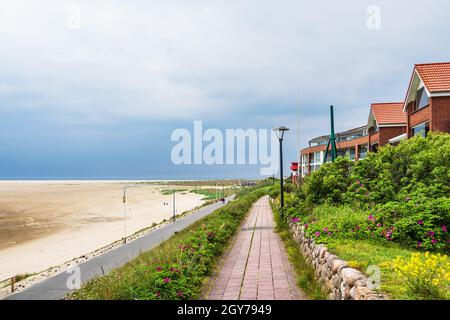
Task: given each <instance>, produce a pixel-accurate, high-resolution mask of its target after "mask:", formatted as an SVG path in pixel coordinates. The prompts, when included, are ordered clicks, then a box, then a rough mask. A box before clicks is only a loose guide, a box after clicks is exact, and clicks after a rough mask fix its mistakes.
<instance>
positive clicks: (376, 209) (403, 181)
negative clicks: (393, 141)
mask: <svg viewBox="0 0 450 320" xmlns="http://www.w3.org/2000/svg"><path fill="white" fill-rule="evenodd" d="M449 163H450V135H449V134H429V135H428V136H427V138H423V137H419V136H417V137H414V138H412V139H409V140H406V141H403V142H401V143H400V144H399V145H398V146H395V147H393V146H386V147H383V148H381V149H380V151H379V152H378V153H369V155H368V157H367V158H366V159H364V161H357V162H354V161H351V160H350V159H347V158H342V157H338V159H337V160H336V161H335V162H333V163H327V164H325V165H323V166H321V167H320V169H319V170H316V171H314V172H313V173H312V174H311V175H310V176H307V177H306V178H305V180H304V183H303V184H302V185H301V187H300V188H298V189H297V190H296V191H295V193H291V194H287V195H286V197H285V200H286V201H285V205H286V213H287V214H288V215H289V216H290V217H291V218H293V217H296V218H298V219H299V221H301V222H302V223H309V224H310V228H309V229H308V234H309V236H311V237H313V238H316V239H317V240H318V241H321V242H326V241H328V239H330V238H332V237H342V238H351V239H383V241H394V242H397V243H400V244H402V245H405V246H408V247H412V248H418V249H420V250H432V251H444V252H448V250H449V248H450V246H449V244H450V243H449V241H450V239H449V236H448V231H447V228H448V227H449V226H450V170H449ZM324 205H325V206H326V205H333V206H335V207H340V206H346V207H345V208H347V211H350V213H345V214H344V215H341V216H339V215H332V214H330V215H328V216H326V217H323V216H320V217H316V216H315V213H314V208H316V207H317V206H321V207H323V206H324ZM348 208H351V209H350V210H348ZM353 210H360V211H361V212H360V214H359V215H357V214H352V211H353ZM418 221H421V223H420V224H419V223H418ZM311 222H314V223H311ZM324 228H328V229H329V231H328V232H324V231H323V229H324Z"/></svg>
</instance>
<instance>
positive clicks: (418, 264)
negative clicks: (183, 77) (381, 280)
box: [392, 252, 450, 299]
mask: <svg viewBox="0 0 450 320" xmlns="http://www.w3.org/2000/svg"><path fill="white" fill-rule="evenodd" d="M392 267H393V269H394V270H395V272H396V273H397V274H398V276H399V277H400V278H401V279H402V280H403V281H404V283H405V284H406V288H407V290H410V291H411V292H412V293H415V294H420V295H421V296H423V297H425V298H431V299H440V298H445V297H446V296H448V295H449V289H448V288H449V285H450V261H449V259H448V257H447V256H446V255H440V254H430V253H429V252H426V253H424V254H422V253H419V252H418V253H413V254H412V255H411V258H410V259H409V260H405V259H403V258H400V257H397V258H396V259H395V260H394V261H393V262H392Z"/></svg>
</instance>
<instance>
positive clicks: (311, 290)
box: [272, 206, 326, 300]
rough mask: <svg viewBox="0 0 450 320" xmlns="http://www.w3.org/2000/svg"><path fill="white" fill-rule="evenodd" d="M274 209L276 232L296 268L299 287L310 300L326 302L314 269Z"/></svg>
mask: <svg viewBox="0 0 450 320" xmlns="http://www.w3.org/2000/svg"><path fill="white" fill-rule="evenodd" d="M272 209H273V212H274V215H275V223H276V231H277V233H278V234H279V235H280V237H281V239H282V240H283V242H284V247H285V249H286V252H287V255H288V258H289V260H290V261H291V263H292V265H293V267H294V270H295V274H296V276H297V285H298V286H299V287H300V288H301V289H302V290H303V291H304V292H305V294H306V295H307V296H308V297H309V298H310V299H314V300H325V299H326V294H325V293H324V292H323V291H322V289H321V287H320V285H319V283H318V282H317V280H316V277H315V273H314V269H313V268H312V267H311V266H310V265H309V264H308V263H307V262H306V261H305V258H304V257H303V255H302V253H301V252H300V248H299V246H298V243H297V242H296V241H295V239H294V238H293V236H292V233H291V231H290V230H289V227H288V225H287V223H286V221H285V220H283V219H282V218H281V217H280V214H279V212H278V210H277V209H276V208H274V206H272Z"/></svg>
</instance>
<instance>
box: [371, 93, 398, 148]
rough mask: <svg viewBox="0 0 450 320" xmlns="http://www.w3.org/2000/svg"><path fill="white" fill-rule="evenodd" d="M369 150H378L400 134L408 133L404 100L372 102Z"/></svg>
mask: <svg viewBox="0 0 450 320" xmlns="http://www.w3.org/2000/svg"><path fill="white" fill-rule="evenodd" d="M367 132H368V134H369V151H376V150H377V149H378V147H379V146H384V145H386V144H388V143H389V140H390V139H393V138H395V137H397V136H399V135H402V134H404V133H406V113H405V112H403V102H390V103H372V105H371V106H370V111H369V120H368V122H367Z"/></svg>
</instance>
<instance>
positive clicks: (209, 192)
mask: <svg viewBox="0 0 450 320" xmlns="http://www.w3.org/2000/svg"><path fill="white" fill-rule="evenodd" d="M191 192H193V193H196V194H200V195H202V196H203V198H202V200H214V199H216V198H217V189H213V188H212V189H192V190H191ZM226 194H228V192H227V191H226ZM219 196H220V197H221V196H222V190H219Z"/></svg>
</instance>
